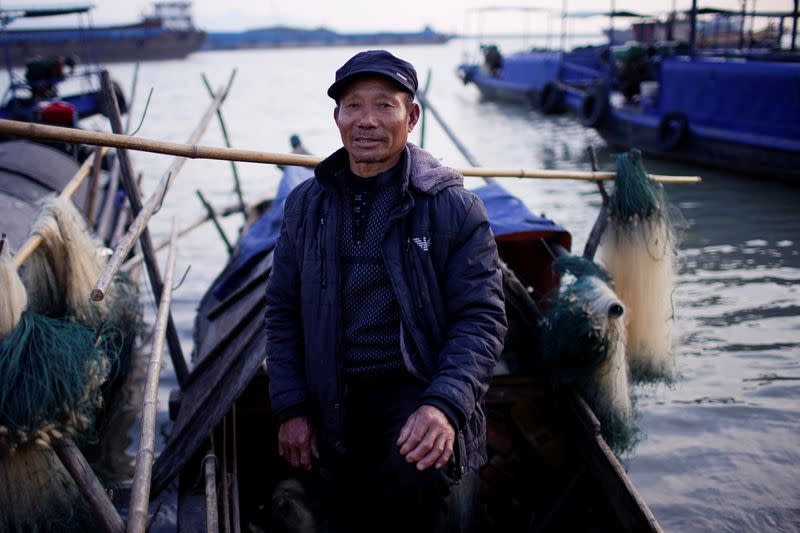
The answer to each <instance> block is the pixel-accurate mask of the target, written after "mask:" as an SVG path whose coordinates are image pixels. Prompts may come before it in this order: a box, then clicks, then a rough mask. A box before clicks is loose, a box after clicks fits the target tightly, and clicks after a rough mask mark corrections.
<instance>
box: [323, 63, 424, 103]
mask: <svg viewBox="0 0 800 533" xmlns="http://www.w3.org/2000/svg"><path fill="white" fill-rule="evenodd" d="M365 76H375V77H377V78H383V79H385V80H389V81H391V82H393V83H394V84H395V85H397V87H398V88H399V89H401V90H403V91H405V92H407V93H409V94H412V95H413V94H414V91H413V90H412V89H411V87H409V86H407V85H404V84H403V83H402V82H401V81H400V80H398V79H397V78H395V77H394V76H390V75H389V74H386V73H385V72H375V71H373V70H362V71H359V72H351V73H350V74H348V75H347V76H344V77H342V78H340V79H338V80H336V81H335V82H333V84H332V85H331V86H330V87H328V96H330V97H331V98H333V99H334V100H337V99H338V98H339V96H341V93H342V89H344V88H345V86H347V85H348V84H349V83H350V82H352V81H354V80H355V79H357V78H363V77H365Z"/></svg>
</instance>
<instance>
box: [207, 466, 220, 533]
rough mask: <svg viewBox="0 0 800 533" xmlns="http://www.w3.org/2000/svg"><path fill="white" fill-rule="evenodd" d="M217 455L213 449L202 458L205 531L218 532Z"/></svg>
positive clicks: (209, 532)
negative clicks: (204, 491)
mask: <svg viewBox="0 0 800 533" xmlns="http://www.w3.org/2000/svg"><path fill="white" fill-rule="evenodd" d="M216 467H217V457H216V456H215V455H214V452H213V451H210V452H208V455H206V456H205V457H204V458H203V469H204V473H205V478H206V532H207V533H219V516H218V513H217V476H216Z"/></svg>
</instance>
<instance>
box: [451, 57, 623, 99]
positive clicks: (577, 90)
mask: <svg viewBox="0 0 800 533" xmlns="http://www.w3.org/2000/svg"><path fill="white" fill-rule="evenodd" d="M488 48H490V47H485V48H484V55H486V56H487V62H486V63H484V64H482V65H477V64H463V65H460V66H459V67H458V75H459V77H460V78H461V80H462V81H463V82H464V84H468V83H473V84H475V86H476V87H477V88H478V90H479V91H480V92H481V95H482V96H483V98H485V99H487V100H502V101H507V102H514V103H517V104H523V105H528V106H531V107H533V108H534V109H536V110H538V111H541V112H542V113H545V114H558V113H563V112H565V111H567V110H570V109H573V110H574V109H577V108H578V107H579V106H580V105H581V102H582V100H583V93H584V90H585V87H587V86H588V85H590V84H591V83H592V82H593V81H594V80H596V79H598V78H601V77H602V78H605V77H606V76H607V75H608V63H607V60H606V59H604V58H605V57H606V54H605V51H606V47H587V48H580V49H576V50H573V51H571V52H557V51H533V52H521V53H517V54H512V55H510V56H508V57H505V58H501V61H500V63H501V65H498V64H497V63H496V62H495V61H492V60H491V55H490V54H489V53H487V49H488Z"/></svg>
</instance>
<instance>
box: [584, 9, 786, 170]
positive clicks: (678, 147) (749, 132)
mask: <svg viewBox="0 0 800 533" xmlns="http://www.w3.org/2000/svg"><path fill="white" fill-rule="evenodd" d="M695 11H698V10H697V9H695V10H693V11H692V12H690V16H691V17H695V16H696V14H694V12H695ZM752 16H771V17H776V16H780V17H783V18H785V17H790V18H792V17H793V18H794V19H797V17H798V14H797V13H796V12H795V13H753V14H752ZM794 39H795V37H792V41H794ZM613 55H614V57H615V63H616V65H615V69H614V70H613V71H612V73H611V74H610V76H609V78H608V79H607V80H598V82H597V83H596V84H595V85H594V86H593V87H591V88H590V89H589V90H587V91H586V93H585V95H584V97H583V101H582V103H581V105H580V107H579V108H578V110H577V113H578V116H579V118H580V119H581V122H583V123H584V124H585V125H587V126H591V127H594V128H595V129H596V130H597V131H598V133H600V135H601V136H603V138H604V139H605V140H606V141H607V142H608V143H609V144H611V145H613V146H618V147H624V148H627V147H637V148H640V149H641V150H643V151H644V152H645V153H648V154H651V155H654V156H658V157H662V158H667V159H675V160H679V161H685V162H689V163H695V164H700V165H705V166H710V167H717V168H724V169H727V170H731V171H734V172H738V173H743V174H747V175H751V176H758V177H768V178H776V179H782V180H787V181H797V179H798V178H800V170H798V169H800V109H798V107H797V105H796V90H795V89H796V87H797V86H798V84H799V83H800V61H798V60H797V59H798V57H797V55H796V54H793V53H791V52H790V51H787V50H780V49H770V50H753V49H744V50H743V49H730V48H727V49H714V50H710V51H709V50H707V51H701V50H699V49H698V47H697V46H696V45H695V38H694V32H692V33H691V36H690V41H689V44H688V46H683V47H672V48H668V47H666V46H664V45H653V44H651V45H648V44H647V43H644V44H639V43H630V44H628V45H626V46H625V47H619V48H617V49H616V50H614V53H613ZM633 71H637V72H639V73H640V75H638V76H634V77H630V76H629V77H628V79H626V80H624V81H623V80H621V79H620V76H621V75H622V74H623V73H626V72H627V73H630V72H633ZM617 89H619V92H618V91H617ZM620 93H622V94H620Z"/></svg>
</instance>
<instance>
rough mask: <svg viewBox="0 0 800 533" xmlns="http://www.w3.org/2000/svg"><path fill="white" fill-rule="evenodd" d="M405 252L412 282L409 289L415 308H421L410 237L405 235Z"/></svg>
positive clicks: (417, 277) (417, 276)
mask: <svg viewBox="0 0 800 533" xmlns="http://www.w3.org/2000/svg"><path fill="white" fill-rule="evenodd" d="M406 252H407V254H408V264H409V266H410V267H411V277H412V278H413V283H414V290H413V291H411V292H412V293H413V294H414V304H416V306H417V309H422V297H421V296H420V293H421V291H420V283H419V275H418V274H417V266H416V264H415V263H414V257H413V254H412V253H411V237H406Z"/></svg>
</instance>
